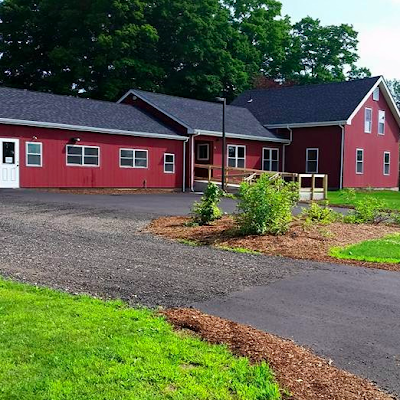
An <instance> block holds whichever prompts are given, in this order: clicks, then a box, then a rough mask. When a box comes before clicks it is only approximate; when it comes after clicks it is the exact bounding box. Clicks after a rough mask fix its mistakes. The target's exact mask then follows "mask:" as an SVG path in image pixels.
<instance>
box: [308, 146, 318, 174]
mask: <svg viewBox="0 0 400 400" xmlns="http://www.w3.org/2000/svg"><path fill="white" fill-rule="evenodd" d="M318 163H319V149H317V148H315V149H311V148H310V149H306V173H307V174H318Z"/></svg>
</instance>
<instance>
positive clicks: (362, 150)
mask: <svg viewBox="0 0 400 400" xmlns="http://www.w3.org/2000/svg"><path fill="white" fill-rule="evenodd" d="M359 151H361V153H362V172H358V168H357V166H358V163H359V162H361V161H358V152H359ZM364 162H365V158H364V149H356V175H364Z"/></svg>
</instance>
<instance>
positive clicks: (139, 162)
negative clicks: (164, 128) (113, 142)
mask: <svg viewBox="0 0 400 400" xmlns="http://www.w3.org/2000/svg"><path fill="white" fill-rule="evenodd" d="M148 153H149V152H148V150H142V149H119V166H120V167H121V168H147V167H148V165H149V162H148V158H149V154H148Z"/></svg>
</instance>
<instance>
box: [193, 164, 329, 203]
mask: <svg viewBox="0 0 400 400" xmlns="http://www.w3.org/2000/svg"><path fill="white" fill-rule="evenodd" d="M194 167H195V169H196V170H206V171H207V172H206V174H205V175H206V176H203V177H201V176H197V177H195V181H204V180H207V181H208V182H216V183H220V182H221V178H222V167H221V166H218V165H207V164H195V166H194ZM262 174H268V175H270V178H271V179H275V178H278V177H281V178H282V179H285V180H290V181H293V182H298V184H299V187H300V198H301V199H303V200H321V199H327V198H328V175H325V174H297V173H291V172H276V171H262V170H259V169H250V168H234V167H226V168H225V187H228V186H229V185H231V186H232V185H239V184H240V183H241V182H242V181H246V182H249V183H252V182H255V181H256V180H257V179H258V178H259V177H260V176H261V175H262ZM306 182H310V185H309V186H303V184H304V183H306ZM319 183H320V184H319Z"/></svg>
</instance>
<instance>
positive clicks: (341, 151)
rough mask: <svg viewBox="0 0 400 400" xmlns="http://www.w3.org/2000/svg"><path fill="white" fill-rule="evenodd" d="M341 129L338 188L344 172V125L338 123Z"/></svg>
mask: <svg viewBox="0 0 400 400" xmlns="http://www.w3.org/2000/svg"><path fill="white" fill-rule="evenodd" d="M339 126H340V128H341V129H342V143H341V148H340V184H339V188H340V190H342V189H343V172H344V165H343V164H344V135H345V127H344V125H339Z"/></svg>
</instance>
